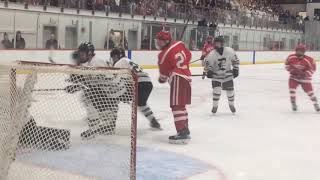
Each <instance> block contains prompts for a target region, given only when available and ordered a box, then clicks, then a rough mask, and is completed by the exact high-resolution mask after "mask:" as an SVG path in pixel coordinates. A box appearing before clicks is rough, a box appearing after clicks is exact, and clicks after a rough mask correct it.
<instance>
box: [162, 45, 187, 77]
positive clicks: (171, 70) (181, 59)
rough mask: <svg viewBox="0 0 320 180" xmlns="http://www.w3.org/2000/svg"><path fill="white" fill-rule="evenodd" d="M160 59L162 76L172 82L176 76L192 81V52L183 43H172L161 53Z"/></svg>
mask: <svg viewBox="0 0 320 180" xmlns="http://www.w3.org/2000/svg"><path fill="white" fill-rule="evenodd" d="M158 58H159V60H158V65H159V70H160V76H162V77H167V78H169V80H171V78H172V77H173V76H174V75H177V76H180V77H182V78H184V79H186V80H188V81H191V78H190V76H191V72H190V69H189V64H190V61H191V52H190V50H189V49H187V48H186V47H185V45H184V43H183V42H181V41H178V42H172V43H171V44H170V45H169V46H168V47H166V48H165V49H163V50H162V51H161V52H160V54H159V56H158Z"/></svg>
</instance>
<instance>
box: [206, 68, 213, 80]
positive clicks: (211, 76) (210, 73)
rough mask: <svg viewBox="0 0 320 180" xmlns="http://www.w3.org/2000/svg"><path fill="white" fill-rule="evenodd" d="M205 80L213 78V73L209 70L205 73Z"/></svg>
mask: <svg viewBox="0 0 320 180" xmlns="http://www.w3.org/2000/svg"><path fill="white" fill-rule="evenodd" d="M207 78H213V71H212V70H211V69H209V70H208V72H207Z"/></svg>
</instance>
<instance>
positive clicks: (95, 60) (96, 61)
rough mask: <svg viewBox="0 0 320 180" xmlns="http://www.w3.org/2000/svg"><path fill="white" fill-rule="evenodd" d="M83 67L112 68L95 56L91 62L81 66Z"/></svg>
mask: <svg viewBox="0 0 320 180" xmlns="http://www.w3.org/2000/svg"><path fill="white" fill-rule="evenodd" d="M81 66H85V67H110V65H109V64H108V63H107V62H106V61H104V60H103V59H100V58H98V57H96V56H94V57H93V58H92V59H91V61H89V62H86V63H83V64H81Z"/></svg>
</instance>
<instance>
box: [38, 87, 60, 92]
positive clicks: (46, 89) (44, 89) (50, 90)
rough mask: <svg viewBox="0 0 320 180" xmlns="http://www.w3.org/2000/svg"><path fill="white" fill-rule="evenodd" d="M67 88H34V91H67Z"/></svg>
mask: <svg viewBox="0 0 320 180" xmlns="http://www.w3.org/2000/svg"><path fill="white" fill-rule="evenodd" d="M65 90H66V88H60V89H34V90H32V91H36V92H41V91H65Z"/></svg>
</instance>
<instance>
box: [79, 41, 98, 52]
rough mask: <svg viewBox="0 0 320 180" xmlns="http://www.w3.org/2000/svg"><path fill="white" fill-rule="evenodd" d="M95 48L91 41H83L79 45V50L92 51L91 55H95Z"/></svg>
mask: <svg viewBox="0 0 320 180" xmlns="http://www.w3.org/2000/svg"><path fill="white" fill-rule="evenodd" d="M94 50H95V49H94V45H93V44H92V43H91V42H84V43H81V44H80V45H79V47H78V51H79V52H86V53H87V54H89V53H91V55H94Z"/></svg>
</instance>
